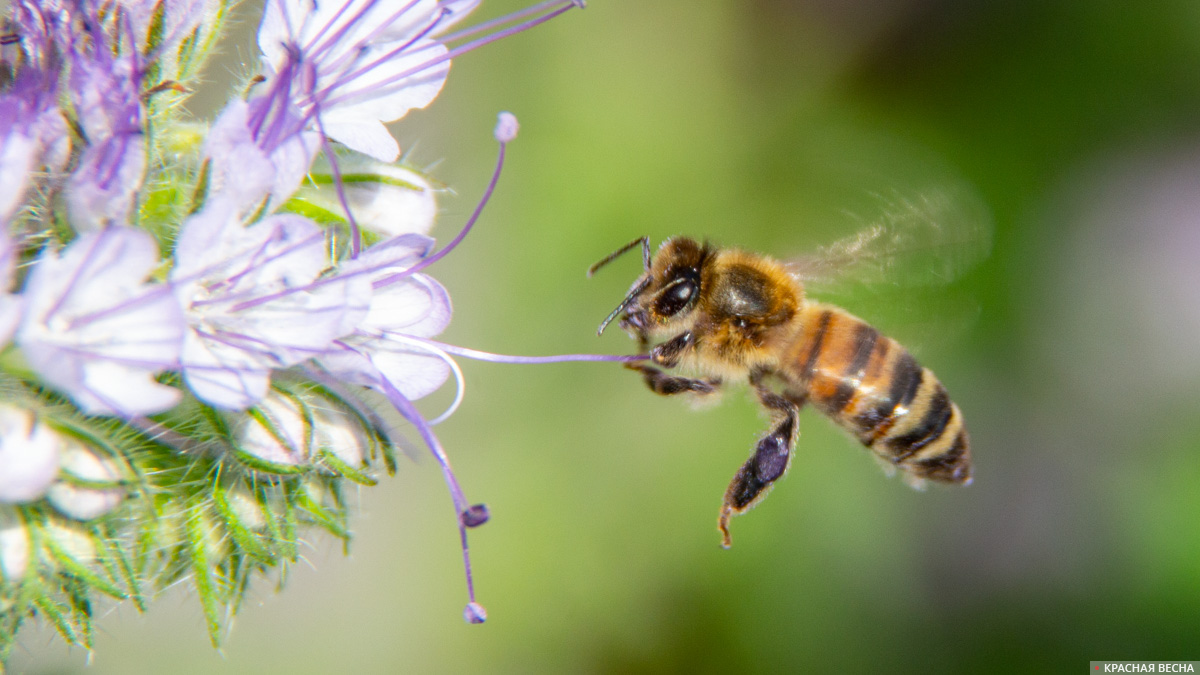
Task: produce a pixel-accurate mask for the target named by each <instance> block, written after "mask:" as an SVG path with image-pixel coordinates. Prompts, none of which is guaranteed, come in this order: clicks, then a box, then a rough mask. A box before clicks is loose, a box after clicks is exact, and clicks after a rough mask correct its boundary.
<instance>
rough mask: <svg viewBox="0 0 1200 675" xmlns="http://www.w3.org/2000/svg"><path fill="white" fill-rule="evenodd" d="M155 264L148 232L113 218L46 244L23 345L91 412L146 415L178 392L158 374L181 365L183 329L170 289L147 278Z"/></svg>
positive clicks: (28, 288)
mask: <svg viewBox="0 0 1200 675" xmlns="http://www.w3.org/2000/svg"><path fill="white" fill-rule="evenodd" d="M158 265H159V257H158V247H157V246H156V245H155V244H154V240H153V239H152V238H151V237H150V235H148V234H146V233H145V232H142V231H140V230H134V229H131V228H125V227H110V228H107V229H105V230H101V231H99V232H89V233H86V234H84V235H82V236H80V237H79V238H78V239H76V240H75V241H74V242H72V243H71V245H70V246H68V247H67V248H66V249H65V250H63V251H62V252H61V253H58V252H53V251H51V252H47V253H45V254H44V255H42V257H41V258H40V259H39V260H38V261H37V264H36V265H34V267H33V271H32V272H31V273H30V275H29V279H28V280H27V282H26V284H25V290H24V298H25V312H24V316H23V318H22V320H21V323H20V326H19V328H18V329H17V344H18V346H20V347H21V351H22V352H23V353H24V355H25V358H26V360H28V362H29V365H30V366H31V367H32V368H33V369H34V370H35V371H37V373H38V375H40V376H41V377H42V378H43V379H44V380H45V381H46V382H47V383H48V384H50V385H52V386H54V387H55V388H57V389H60V390H62V391H63V392H65V393H67V394H68V395H70V396H71V398H73V399H74V400H75V403H76V404H77V405H78V406H79V407H80V409H81V410H83V411H84V412H86V413H88V414H92V415H126V416H128V415H143V414H148V413H152V412H158V411H160V410H166V409H167V408H170V407H172V406H173V405H175V403H177V402H178V401H179V391H178V390H177V389H174V388H172V387H168V386H165V385H161V384H158V383H157V382H155V381H154V375H155V373H158V372H160V371H163V370H168V369H173V368H177V367H178V365H179V353H180V345H181V344H182V342H183V331H184V322H183V314H182V312H181V311H180V309H179V305H178V304H177V303H176V302H175V298H174V297H173V296H172V295H171V292H170V289H169V288H168V287H167V286H165V285H162V284H157V285H151V284H146V283H144V282H145V279H146V277H147V276H148V275H149V274H150V272H151V271H152V270H154V269H155V268H156V267H157V266H158Z"/></svg>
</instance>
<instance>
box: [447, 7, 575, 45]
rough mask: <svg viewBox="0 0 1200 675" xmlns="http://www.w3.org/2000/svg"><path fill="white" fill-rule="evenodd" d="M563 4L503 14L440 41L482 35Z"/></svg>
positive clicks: (452, 40)
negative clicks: (497, 27)
mask: <svg viewBox="0 0 1200 675" xmlns="http://www.w3.org/2000/svg"><path fill="white" fill-rule="evenodd" d="M567 1H569V0H567ZM563 2H564V0H546V1H545V2H539V3H538V4H536V5H530V6H528V7H526V8H525V9H518V10H517V11H515V12H513V13H512V14H505V15H504V16H501V17H498V18H495V19H492V20H490V21H484V22H483V23H479V24H475V25H474V26H471V27H470V28H464V29H462V30H460V31H458V32H457V33H450V34H449V35H443V36H442V38H441V39H442V41H443V42H454V41H455V40H461V39H463V38H465V37H470V36H472V35H475V34H476V33H482V32H484V31H487V30H491V29H492V28H495V27H496V26H503V25H504V24H506V23H512V22H513V21H516V20H518V19H523V18H525V17H527V16H530V15H533V14H537V13H539V12H542V11H544V10H545V9H546V8H548V7H554V6H555V5H561V4H562V3H563ZM579 7H580V9H582V8H583V3H579Z"/></svg>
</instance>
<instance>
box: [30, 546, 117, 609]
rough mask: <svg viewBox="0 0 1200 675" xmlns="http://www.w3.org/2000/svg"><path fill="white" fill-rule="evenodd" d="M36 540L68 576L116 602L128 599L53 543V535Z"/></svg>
mask: <svg viewBox="0 0 1200 675" xmlns="http://www.w3.org/2000/svg"><path fill="white" fill-rule="evenodd" d="M38 539H39V541H38V543H39V544H41V546H42V547H43V548H44V549H45V550H46V552H47V553H49V554H50V557H51V558H53V559H54V560H55V561H56V562H58V564H59V565H61V566H62V568H63V570H65V571H66V572H67V573H68V574H70V575H72V576H74V577H77V578H78V579H80V580H81V581H85V582H87V583H88V584H89V585H91V586H92V587H93V588H95V589H96V590H98V591H100V592H101V593H104V594H105V595H108V596H111V597H113V598H116V599H117V600H127V599H128V598H129V594H128V593H126V592H125V591H123V590H121V589H120V588H118V587H117V586H116V584H115V583H114V582H112V581H109V580H108V579H105V578H103V577H101V576H100V575H99V574H96V573H95V572H93V571H92V570H91V569H90V568H89V567H88V565H87V564H85V563H82V562H80V561H78V560H76V559H75V557H74V556H72V555H71V554H70V553H68V552H67V551H66V550H65V549H63V547H62V546H60V545H59V543H58V542H57V541H55V539H54V535H53V534H51V533H49V532H45V533H44V534H43V536H40V537H38Z"/></svg>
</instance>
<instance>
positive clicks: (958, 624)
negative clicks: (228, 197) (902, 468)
mask: <svg viewBox="0 0 1200 675" xmlns="http://www.w3.org/2000/svg"><path fill="white" fill-rule="evenodd" d="M523 4H525V3H524V2H522V1H520V0H488V2H486V3H485V4H484V6H483V8H482V9H481V10H480V16H481V18H488V17H492V16H497V15H500V14H503V13H505V12H508V11H512V10H514V9H516V8H518V7H520V6H522V5H523ZM243 10H244V13H243V16H244V17H245V19H244V21H245V24H246V25H244V26H243V29H244V31H243V35H242V36H241V37H240V38H238V39H239V40H240V46H239V45H238V44H231V45H230V46H229V47H228V49H227V50H226V51H227V55H228V58H229V61H228V62H227V63H226V64H223V65H217V66H215V67H214V69H213V74H212V77H213V79H214V81H215V82H221V81H222V77H223V73H225V72H226V71H228V70H229V69H235V70H237V69H240V66H238V65H237V63H238V62H239V60H245V59H246V58H247V55H248V54H252V53H253V51H252V49H253V47H252V45H253V29H254V20H253V19H251V18H250V16H251V15H252V14H253V10H254V6H253V5H252V4H250V5H247V6H245V7H244V8H243ZM197 109H198V110H203V105H202V103H198V104H197ZM499 110H511V111H513V112H514V113H516V114H517V115H518V117H519V118H520V120H521V123H522V130H521V135H520V137H519V138H518V139H517V141H516V142H515V143H513V145H512V146H511V147H510V152H509V163H508V165H507V166H506V168H505V174H504V176H503V178H502V180H501V184H500V187H499V190H498V192H497V195H496V197H495V199H494V200H493V201H492V203H491V204H490V205H489V206H488V209H487V211H486V212H485V216H484V218H483V220H482V221H481V222H480V224H479V226H478V228H477V229H476V230H475V231H474V232H473V233H472V235H471V236H470V237H469V238H468V239H467V240H466V242H465V243H464V245H463V246H462V247H461V248H460V249H459V250H458V251H457V252H456V253H455V254H454V255H452V256H450V257H449V258H448V259H447V260H446V261H445V262H444V263H440V264H439V265H438V266H437V268H435V269H434V272H435V276H437V277H438V279H439V280H441V281H442V282H443V283H444V284H445V285H446V287H447V288H448V289H449V290H450V292H451V294H452V297H453V298H454V302H455V309H456V315H455V320H454V323H453V325H452V326H451V329H450V330H449V331H448V332H447V333H446V335H445V336H444V338H445V339H446V340H447V341H449V342H451V343H454V344H459V345H463V346H469V347H474V348H479V349H487V350H493V351H499V352H505V353H516V354H552V353H571V352H595V351H599V352H605V353H624V352H628V351H630V350H632V349H633V344H632V342H631V341H629V340H628V339H627V338H626V337H625V336H624V335H622V334H621V333H620V331H618V330H614V331H610V332H609V333H608V334H606V335H605V336H604V337H603V338H602V339H598V338H597V337H596V336H595V327H596V325H597V324H598V322H599V321H600V319H601V318H603V317H604V316H605V315H606V314H607V313H608V312H609V311H610V310H611V309H612V307H613V306H614V305H615V304H616V302H617V301H618V300H619V299H620V297H621V296H622V295H623V293H624V291H625V290H626V289H627V288H628V284H629V283H630V282H631V281H632V279H633V277H634V276H635V275H636V274H637V262H636V261H635V260H634V259H633V257H631V258H629V259H626V260H622V261H620V262H619V263H617V264H615V265H613V266H612V267H611V268H609V269H606V270H605V271H604V273H603V274H601V275H599V276H598V277H597V278H596V279H592V280H587V279H585V278H584V274H583V272H584V270H585V269H586V268H587V266H588V265H590V264H591V263H592V262H594V261H595V260H597V259H599V258H600V257H602V256H603V255H605V254H607V253H608V252H610V251H611V250H613V249H614V248H616V247H617V246H618V245H620V244H623V243H625V242H627V241H629V240H631V239H633V238H635V237H638V236H641V235H649V236H650V238H651V239H652V240H654V241H656V242H657V241H660V240H661V239H663V238H665V237H667V236H670V235H674V234H681V233H687V234H691V235H694V236H706V237H710V238H711V239H713V240H714V241H716V242H720V243H724V244H736V245H740V246H744V247H746V248H749V249H751V250H758V251H763V252H769V253H772V254H775V255H778V256H787V255H790V254H794V253H799V252H803V251H805V250H809V249H811V247H812V246H813V245H815V244H819V243H822V242H826V241H829V240H830V239H831V238H834V237H837V236H839V235H844V234H847V233H849V232H852V231H853V230H854V229H855V228H857V227H859V226H861V225H862V224H863V223H864V222H872V221H873V220H874V219H877V218H878V217H880V214H881V213H883V214H884V215H886V212H887V205H886V202H887V199H882V200H881V196H885V197H887V196H891V197H892V198H895V197H902V196H904V195H907V194H910V193H913V192H914V191H918V192H919V191H922V190H934V191H936V190H938V189H941V188H939V186H942V187H944V188H945V189H947V190H948V191H950V192H948V194H949V193H953V194H957V195H959V197H960V198H962V199H964V200H976V201H978V202H979V203H981V204H983V205H985V207H986V208H985V212H986V213H990V219H991V222H992V223H993V226H992V229H993V235H992V253H991V255H990V257H989V258H987V259H986V260H984V261H983V262H982V263H981V264H980V265H978V266H976V267H974V268H973V269H971V270H970V271H969V272H967V273H966V274H965V275H964V276H962V277H961V278H960V279H958V280H957V281H955V282H954V283H953V284H951V285H948V286H945V287H942V288H935V289H929V288H924V289H920V290H919V291H913V292H912V294H911V295H907V294H906V293H905V292H903V291H901V292H895V291H896V289H892V292H890V293H876V292H863V293H862V294H860V295H859V296H857V297H855V296H854V295H848V296H846V297H844V298H842V297H839V298H838V302H839V303H841V304H843V305H844V306H846V307H847V308H848V309H849V310H850V311H852V312H854V313H856V314H858V315H860V316H862V317H864V318H866V319H869V320H871V321H872V322H874V323H876V324H877V325H878V326H879V327H880V328H881V329H883V330H885V331H887V332H890V333H892V334H893V335H895V336H896V337H897V338H898V339H901V340H902V341H904V342H905V343H906V344H909V345H910V346H911V347H912V348H913V349H914V351H916V352H917V353H918V354H919V355H920V357H921V359H922V360H923V361H924V363H925V364H926V365H928V366H930V367H931V368H933V369H934V370H935V371H936V372H937V373H938V375H939V377H940V378H941V379H942V381H943V382H944V383H945V384H946V386H947V388H948V389H949V390H950V392H951V393H952V394H953V396H954V398H955V400H956V401H957V403H958V404H959V406H960V407H961V408H962V410H963V411H964V413H965V415H966V419H967V421H968V424H969V426H970V429H971V433H972V441H973V450H974V454H975V461H976V474H975V476H976V477H975V483H974V485H972V486H970V487H969V488H965V489H930V490H928V491H927V492H924V493H918V492H914V491H912V490H910V489H909V488H908V487H906V486H905V485H904V484H903V483H902V482H901V481H899V480H894V479H893V480H888V479H886V478H885V477H884V476H883V475H882V474H881V472H880V471H879V469H878V468H877V467H876V466H874V462H872V461H870V459H869V457H868V456H867V454H866V452H865V451H864V450H863V449H862V448H860V447H859V446H858V445H857V444H856V443H855V442H854V441H852V440H851V439H850V438H848V437H847V436H845V435H843V434H842V433H841V432H839V431H838V430H837V429H836V428H835V427H834V426H833V425H832V424H831V423H829V422H828V421H827V420H825V419H823V418H821V417H820V416H819V415H817V414H816V413H815V412H813V411H806V412H805V413H804V415H803V417H802V429H801V438H800V443H799V447H798V455H797V458H796V461H795V462H794V463H793V466H792V469H791V472H790V473H789V475H788V476H787V478H786V479H785V480H783V481H782V482H781V484H780V485H779V486H778V487H777V489H776V490H775V491H774V493H773V494H772V495H771V497H770V498H769V499H768V500H767V501H766V502H764V503H763V504H762V505H761V506H760V507H759V508H757V509H755V510H754V511H753V512H752V513H750V514H749V515H747V516H744V517H741V518H738V519H737V520H735V521H734V536H735V546H734V548H733V549H732V550H730V551H723V550H721V549H720V547H719V546H718V533H717V531H716V527H715V521H716V515H717V509H718V506H719V504H720V500H721V496H722V494H723V491H724V489H725V486H726V485H727V483H728V481H729V479H730V477H731V476H732V475H733V472H734V471H735V470H736V469H737V467H738V466H739V465H740V464H741V463H742V462H743V461H744V460H745V458H746V456H747V455H748V453H749V451H750V448H751V447H752V445H753V443H754V441H755V439H756V438H757V437H758V435H759V434H760V433H762V432H763V430H764V429H765V428H766V422H765V420H764V418H763V417H762V416H761V415H760V413H759V412H758V409H757V407H756V406H755V405H754V404H753V402H752V401H751V400H750V398H749V397H748V396H746V395H744V394H743V393H742V392H737V391H735V392H733V393H732V394H731V395H727V396H726V397H725V400H724V401H723V403H722V405H720V406H719V407H716V408H713V409H709V410H704V411H699V412H697V411H692V410H691V409H689V406H688V405H687V404H686V403H684V402H681V401H677V400H669V399H663V398H659V397H655V396H654V395H652V394H651V393H649V392H648V391H647V390H646V389H645V388H644V387H643V386H642V385H641V384H640V383H639V382H638V380H637V377H636V376H634V375H633V374H632V373H628V372H625V371H623V370H622V369H621V368H619V367H617V366H615V365H612V364H563V365H543V366H511V365H494V364H484V363H475V362H469V361H465V360H464V361H462V362H461V363H462V366H463V368H464V370H465V371H466V375H467V380H468V385H467V386H468V389H467V396H466V401H465V403H464V404H463V406H462V408H461V409H460V411H459V412H458V413H457V414H456V415H455V416H454V417H453V418H451V419H450V420H449V421H448V422H446V423H445V424H443V425H442V426H440V427H439V434H440V437H441V439H442V441H443V442H444V444H445V445H446V447H447V448H448V451H449V453H450V455H451V457H452V459H453V461H454V465H455V468H456V469H457V471H458V475H459V477H460V479H461V481H462V483H463V485H464V487H465V489H466V491H467V493H468V497H469V498H470V499H472V500H475V501H484V502H487V503H488V505H489V506H490V507H491V510H492V514H493V520H492V522H490V523H489V524H488V525H487V526H485V527H483V528H480V529H479V530H477V531H474V532H473V533H472V536H471V544H472V552H473V555H474V562H475V571H476V584H477V587H478V591H479V599H480V601H481V602H482V603H483V604H484V605H485V606H486V607H487V609H488V611H489V612H490V619H489V621H488V623H487V624H485V625H483V626H478V627H476V626H468V625H466V624H464V623H463V621H462V619H461V616H460V612H461V608H462V605H463V603H464V602H465V594H464V591H463V581H462V572H461V565H460V558H459V551H458V547H457V543H456V540H457V533H456V530H455V528H454V520H453V513H452V509H451V508H450V500H449V498H448V497H447V495H446V492H445V488H444V486H443V484H442V481H441V478H440V475H439V472H438V470H437V466H436V464H435V463H434V462H432V461H429V460H428V459H426V460H424V461H420V462H417V463H409V464H406V465H404V466H403V467H402V468H401V471H400V473H399V475H398V476H397V477H396V478H394V479H391V480H385V481H384V482H382V484H381V485H380V486H379V487H377V488H374V489H370V490H363V491H362V493H361V495H360V497H359V501H360V508H361V514H360V515H359V516H358V517H357V519H356V520H355V525H356V530H357V531H356V535H357V536H356V539H355V541H354V542H353V545H352V550H351V554H350V555H349V556H348V557H343V556H342V553H341V549H340V546H338V545H337V544H336V543H335V542H333V541H330V540H329V538H327V537H320V536H316V535H315V534H314V537H313V539H312V541H311V547H310V548H309V549H308V551H307V553H306V559H307V563H308V564H301V565H298V566H296V567H295V568H294V569H293V570H292V571H291V574H290V575H289V578H288V579H287V584H286V585H287V588H286V590H285V592H283V593H281V594H277V593H276V592H275V587H274V585H273V584H272V583H270V582H269V581H264V582H262V583H260V584H259V585H258V586H257V588H256V589H255V590H254V591H253V592H252V597H251V598H250V600H249V601H248V603H247V605H248V606H247V607H246V608H245V609H244V611H243V612H242V614H240V615H239V616H238V617H237V619H236V621H235V622H234V630H233V632H232V634H231V635H230V636H229V637H228V638H227V640H226V643H225V647H224V649H223V651H222V652H221V653H217V652H214V651H213V650H212V649H211V647H210V646H209V644H208V638H207V636H206V635H205V630H204V623H203V618H202V615H201V612H200V607H199V604H198V603H197V602H196V600H195V598H194V597H191V596H190V594H189V593H188V592H185V591H182V590H176V591H172V592H168V593H167V594H166V596H165V597H163V598H161V599H160V600H159V601H158V602H157V603H156V604H154V605H152V607H151V609H150V611H149V612H148V613H147V614H146V615H138V614H137V613H136V612H135V611H134V609H133V608H132V607H130V606H119V607H115V608H106V609H105V611H106V612H107V613H108V616H107V617H105V618H104V619H103V620H101V621H100V622H98V624H97V625H98V630H99V632H100V634H99V635H98V636H97V639H96V652H95V655H94V657H93V658H92V659H91V666H90V667H87V666H85V665H84V664H85V661H86V660H87V659H86V655H85V654H84V653H82V652H79V651H75V652H68V651H67V650H66V649H65V648H63V647H61V645H59V644H58V642H57V639H56V638H55V637H54V636H53V634H52V633H51V632H50V631H48V630H46V629H45V628H44V627H43V628H41V629H39V628H36V627H33V626H31V627H30V628H28V629H26V630H25V631H24V633H23V634H22V637H21V640H20V645H19V646H18V647H17V649H16V651H15V653H14V659H13V662H12V664H11V668H12V670H13V671H14V672H31V673H43V674H45V673H67V672H89V673H96V674H97V675H99V674H101V673H208V672H239V673H240V672H245V673H251V672H254V673H268V672H269V673H275V672H290V673H327V672H354V673H396V672H413V673H426V672H428V673H439V672H446V673H451V672H454V673H459V672H483V673H504V672H512V673H528V672H617V673H626V672H630V673H637V672H707V671H721V672H779V671H785V672H786V671H795V672H806V671H819V672H866V671H871V672H920V673H935V672H946V673H964V672H972V673H986V672H1082V671H1083V670H1084V669H1086V668H1087V662H1088V661H1089V660H1101V659H1112V660H1116V659H1121V660H1125V659H1132V660H1186V659H1200V452H1198V451H1200V441H1198V440H1197V437H1198V435H1200V414H1198V413H1200V3H1196V2H1195V1H1194V0H1156V1H1153V2H1118V1H1112V2H1110V1H1100V0H1097V1H1087V2H1084V1H1080V0H1013V1H1009V2H985V1H982V0H972V1H962V0H849V1H841V0H803V1H792V2H789V1H787V0H753V1H751V0H742V1H738V2H734V1H724V2H716V1H697V0H657V1H653V2H646V1H642V0H593V2H591V4H590V5H589V7H588V8H587V10H586V11H582V12H579V11H573V12H570V13H568V14H567V15H565V16H563V17H562V18H560V19H557V20H555V21H554V22H552V23H550V24H549V25H546V26H543V27H541V28H538V29H536V30H534V31H532V32H529V33H526V34H522V35H520V36H517V37H515V38H512V39H510V40H506V41H503V42H501V43H499V44H495V45H492V46H489V47H487V48H486V49H484V50H482V51H478V52H475V53H472V54H468V55H466V56H464V57H462V58H460V59H458V60H457V61H456V62H455V64H454V68H453V72H452V73H451V77H450V80H449V82H448V85H447V87H446V89H445V91H444V92H443V94H442V96H441V97H440V98H439V99H438V100H437V101H436V102H435V103H434V104H433V105H432V106H431V107H430V108H429V109H428V110H426V111H419V112H417V113H414V114H413V115H411V116H410V117H409V118H408V119H406V120H404V121H403V122H401V123H400V124H398V125H397V126H396V134H397V136H398V138H399V139H400V140H401V143H402V145H404V146H405V147H412V146H415V150H414V155H413V157H414V158H415V159H416V161H418V162H419V163H428V164H433V163H435V162H437V163H438V164H437V165H436V167H435V168H434V169H433V173H434V175H435V176H437V177H438V178H440V179H442V180H444V181H446V183H448V184H449V185H451V186H453V187H454V188H455V190H456V193H457V194H455V195H451V196H448V197H447V198H446V199H444V200H443V202H442V204H443V211H444V213H443V216H442V218H441V220H440V224H439V227H438V231H437V232H436V234H437V235H438V236H439V238H440V239H442V240H446V239H448V238H449V237H451V236H453V233H454V232H456V231H457V228H458V227H459V225H460V224H461V223H462V222H463V220H464V219H465V217H466V216H467V214H469V212H470V210H471V209H472V208H473V206H474V204H475V202H476V199H477V196H478V195H479V194H480V193H481V191H482V188H483V186H484V184H485V183H486V180H487V177H488V175H489V173H490V171H491V168H492V164H493V161H494V155H495V144H494V142H493V141H492V138H491V129H492V125H493V124H494V119H495V114H496V112H497V111H499ZM955 191H957V192H955ZM881 201H882V202H883V204H882V206H881ZM964 203H965V202H964ZM906 298H907V300H906ZM445 400H447V399H446V398H441V399H438V398H436V397H435V398H433V399H431V400H430V401H427V402H426V403H427V404H428V405H426V406H425V409H426V410H428V411H430V412H431V413H433V414H436V412H437V411H438V410H440V408H439V405H440V404H441V403H444V401H445Z"/></svg>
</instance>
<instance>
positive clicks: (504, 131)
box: [494, 111, 521, 143]
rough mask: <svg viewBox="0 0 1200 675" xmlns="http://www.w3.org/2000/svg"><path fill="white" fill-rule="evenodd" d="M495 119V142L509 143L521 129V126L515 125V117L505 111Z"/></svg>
mask: <svg viewBox="0 0 1200 675" xmlns="http://www.w3.org/2000/svg"><path fill="white" fill-rule="evenodd" d="M496 117H497V119H496V131H495V132H494V134H495V136H496V140H497V141H499V142H501V143H511V142H512V141H513V139H515V138H516V137H517V131H518V130H520V128H521V125H520V124H518V123H517V116H516V115H514V114H512V113H510V112H507V111H506V112H502V113H500V114H499V115H497V116H496Z"/></svg>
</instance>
